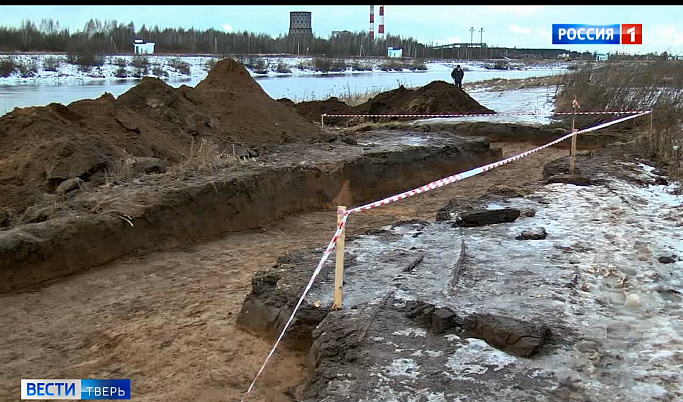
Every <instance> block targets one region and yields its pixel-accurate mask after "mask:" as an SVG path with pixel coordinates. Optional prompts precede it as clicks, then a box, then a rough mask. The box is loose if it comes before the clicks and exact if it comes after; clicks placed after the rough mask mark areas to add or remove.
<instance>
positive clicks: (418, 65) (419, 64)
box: [410, 60, 427, 71]
mask: <svg viewBox="0 0 683 402" xmlns="http://www.w3.org/2000/svg"><path fill="white" fill-rule="evenodd" d="M410 69H411V70H413V71H426V70H427V66H426V65H425V62H424V60H413V61H412V62H411V63H410Z"/></svg>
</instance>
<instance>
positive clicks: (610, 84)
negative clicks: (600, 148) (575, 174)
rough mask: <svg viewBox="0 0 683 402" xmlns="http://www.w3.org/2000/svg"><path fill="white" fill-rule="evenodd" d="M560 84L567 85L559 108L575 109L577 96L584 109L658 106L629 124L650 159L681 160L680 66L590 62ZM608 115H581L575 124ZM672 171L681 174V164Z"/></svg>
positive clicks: (682, 85) (682, 100)
mask: <svg viewBox="0 0 683 402" xmlns="http://www.w3.org/2000/svg"><path fill="white" fill-rule="evenodd" d="M560 84H563V87H562V89H561V90H560V91H559V93H558V96H557V100H556V105H557V109H558V110H560V111H568V110H572V106H571V105H572V101H573V99H574V97H575V96H576V97H577V100H578V101H579V103H580V104H581V109H582V110H648V109H651V108H652V109H654V113H653V114H652V115H651V117H650V118H638V119H633V120H632V123H631V124H630V125H629V126H630V127H636V128H639V130H638V132H637V134H640V135H639V136H637V137H636V140H637V141H639V142H640V145H642V146H641V149H643V150H646V151H647V153H648V154H646V157H647V158H652V159H653V160H655V159H656V160H658V161H660V162H663V163H669V164H675V163H676V158H677V156H675V155H674V152H673V150H674V148H673V147H674V146H675V145H679V146H680V145H681V144H683V135H682V132H681V130H680V127H681V125H683V91H682V89H683V72H681V69H680V66H679V65H677V64H676V63H673V62H670V61H657V62H654V63H647V62H642V61H634V62H629V63H622V62H614V63H613V62H607V63H604V64H602V63H601V64H587V63H586V64H582V65H579V66H578V67H577V69H576V70H573V71H571V72H569V73H567V74H565V75H564V76H563V77H561V82H558V88H559V86H560ZM608 119H609V117H607V115H600V114H598V115H587V116H585V115H584V116H576V121H575V123H576V126H577V127H585V126H589V125H593V124H596V123H599V122H602V121H605V120H608ZM567 121H568V122H569V121H570V118H568V119H567ZM651 123H652V131H650V124H651ZM669 174H670V177H673V178H679V179H680V178H681V177H683V170H682V169H681V168H680V166H678V168H677V169H675V170H674V171H670V172H669Z"/></svg>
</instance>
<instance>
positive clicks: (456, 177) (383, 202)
mask: <svg viewBox="0 0 683 402" xmlns="http://www.w3.org/2000/svg"><path fill="white" fill-rule="evenodd" d="M648 113H651V111H649V110H647V111H645V112H642V113H640V114H635V115H631V116H626V117H622V118H620V119H616V120H612V121H609V122H606V123H602V124H599V125H597V126H593V127H590V128H587V129H584V130H579V131H576V132H575V133H569V134H567V135H564V136H562V137H560V138H558V139H556V140H555V141H552V142H549V143H547V144H545V145H542V146H540V147H538V148H534V149H532V150H530V151H526V152H522V153H521V154H518V155H515V156H512V157H510V158H507V159H503V160H500V161H498V162H494V163H490V164H488V165H485V166H481V167H478V168H474V169H471V170H468V171H466V172H463V173H459V174H455V175H452V176H448V177H446V178H443V179H439V180H436V181H433V182H431V183H429V184H425V185H424V186H421V187H418V188H416V189H413V190H409V191H405V192H403V193H400V194H397V195H393V196H391V197H387V198H384V199H382V200H379V201H375V202H372V203H369V204H365V205H363V206H360V207H356V208H352V209H349V210H348V213H350V214H351V213H356V212H360V211H367V210H368V209H372V208H377V207H379V206H382V205H386V204H389V203H391V202H396V201H398V200H402V199H404V198H407V197H412V196H413V195H415V194H420V193H424V192H427V191H430V190H434V189H436V188H439V187H443V186H445V185H447V184H451V183H454V182H456V181H460V180H464V179H466V178H468V177H472V176H476V175H478V174H481V173H484V172H487V171H489V170H491V169H495V168H497V167H500V166H503V165H505V164H508V163H510V162H514V161H516V160H518V159H521V158H524V157H525V156H529V155H531V154H532V153H534V152H538V151H540V150H542V149H545V148H548V147H551V146H553V145H555V144H558V143H560V142H562V141H564V140H566V139H567V138H571V137H572V135H578V134H583V133H587V132H590V131H595V130H599V129H601V128H605V127H608V126H611V125H613V124H617V123H621V122H622V121H626V120H629V119H633V118H635V117H639V116H643V115H646V114H648Z"/></svg>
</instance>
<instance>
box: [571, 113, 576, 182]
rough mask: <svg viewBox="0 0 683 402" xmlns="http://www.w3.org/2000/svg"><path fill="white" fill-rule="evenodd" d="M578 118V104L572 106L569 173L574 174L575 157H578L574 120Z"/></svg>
mask: <svg viewBox="0 0 683 402" xmlns="http://www.w3.org/2000/svg"><path fill="white" fill-rule="evenodd" d="M575 120H576V106H575V105H573V106H572V133H574V135H572V147H571V149H570V150H569V174H571V175H572V176H574V158H575V157H576V129H575V128H574V121H575Z"/></svg>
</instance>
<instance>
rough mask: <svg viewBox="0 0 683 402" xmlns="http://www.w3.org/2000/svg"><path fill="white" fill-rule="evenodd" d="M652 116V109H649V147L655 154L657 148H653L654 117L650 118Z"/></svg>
mask: <svg viewBox="0 0 683 402" xmlns="http://www.w3.org/2000/svg"><path fill="white" fill-rule="evenodd" d="M653 114H654V109H653V108H650V146H651V147H652V149H654V152H657V150H658V148H659V146H657V147H656V148H655V145H654V144H655V130H654V128H653V127H654V117H653V116H652V115H653Z"/></svg>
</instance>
